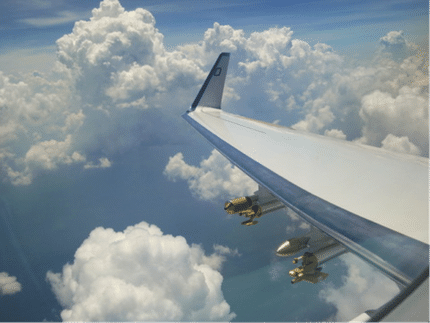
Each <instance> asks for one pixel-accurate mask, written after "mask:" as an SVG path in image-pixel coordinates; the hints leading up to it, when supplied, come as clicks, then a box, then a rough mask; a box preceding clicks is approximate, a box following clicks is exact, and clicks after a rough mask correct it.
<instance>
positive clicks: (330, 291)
mask: <svg viewBox="0 0 430 323" xmlns="http://www.w3.org/2000/svg"><path fill="white" fill-rule="evenodd" d="M340 259H341V260H342V261H343V262H344V263H345V264H346V265H347V267H348V275H347V276H345V277H343V285H342V286H341V287H339V288H334V287H333V286H331V285H327V288H325V289H323V290H322V291H320V293H319V297H320V298H321V299H323V300H324V301H326V302H327V303H330V304H333V305H334V306H336V308H337V313H336V317H335V318H333V320H334V321H343V322H345V321H348V320H350V319H352V318H354V317H356V316H358V315H359V314H361V313H364V312H365V311H367V310H373V309H377V308H379V307H380V306H382V305H383V304H385V303H386V302H388V301H389V300H390V299H391V298H393V297H394V296H395V295H396V294H397V293H398V292H399V291H400V290H399V288H398V286H397V285H396V284H395V283H394V282H393V281H391V280H390V279H389V278H387V277H386V276H384V275H383V274H381V273H380V272H379V271H377V270H376V269H373V268H372V267H370V266H369V265H368V264H366V263H365V262H364V261H363V260H361V259H360V258H358V257H356V256H354V255H351V254H345V255H343V256H341V257H340Z"/></svg>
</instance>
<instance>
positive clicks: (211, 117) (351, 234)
mask: <svg viewBox="0 0 430 323" xmlns="http://www.w3.org/2000/svg"><path fill="white" fill-rule="evenodd" d="M226 57H227V58H228V56H227V54H226V53H223V54H221V55H220V57H219V58H218V60H217V63H216V64H215V66H214V68H213V69H212V71H211V72H210V74H209V76H208V79H207V80H206V82H205V84H206V87H205V85H204V89H203V88H202V90H201V91H200V93H199V95H198V97H200V98H204V97H205V91H209V93H214V91H212V89H211V85H210V84H211V82H212V80H213V78H214V77H217V75H216V74H217V73H220V71H219V70H217V68H218V67H217V66H218V65H219V64H220V62H224V63H225V62H227V63H228V59H227V61H226V60H223V58H226ZM224 63H223V64H224ZM224 67H225V69H226V66H225V65H223V70H224ZM215 71H218V72H215ZM218 75H220V74H218ZM224 78H225V75H224ZM218 80H220V79H218ZM221 81H222V86H223V85H224V79H222V80H221ZM214 83H217V82H214ZM217 86H219V83H217ZM215 90H216V91H215V92H216V93H217V94H216V95H215V97H213V95H211V100H210V101H211V102H219V104H212V105H213V106H212V107H207V105H208V104H203V105H201V104H200V103H201V102H202V100H200V103H199V100H197V98H196V100H195V101H194V103H193V106H192V109H191V110H190V111H188V112H187V113H185V114H184V115H183V117H184V119H185V120H186V121H188V122H189V123H190V124H191V125H192V126H193V127H194V128H195V129H196V130H197V131H199V132H200V133H201V134H202V135H203V136H204V137H205V138H206V139H207V140H208V141H209V142H210V143H211V144H213V145H214V146H215V148H216V149H217V150H218V151H220V152H221V153H222V154H223V155H224V156H225V157H226V158H228V159H229V160H230V161H231V162H232V163H233V164H235V165H236V166H237V167H239V168H240V169H241V170H242V171H244V172H245V173H246V174H247V175H249V176H250V177H251V178H253V179H254V180H255V181H256V182H257V183H258V184H259V185H261V186H263V187H265V188H266V189H268V190H269V191H270V192H271V193H272V194H273V195H274V196H275V197H276V198H278V199H279V200H280V201H282V203H284V204H285V205H286V206H288V207H290V208H291V209H293V210H294V211H295V212H297V213H298V214H299V215H300V216H301V217H302V218H303V219H305V220H306V221H308V222H309V223H311V224H312V225H314V226H315V227H317V228H318V229H319V230H321V231H323V232H324V233H326V234H328V235H329V236H330V237H332V238H333V239H335V240H336V241H338V242H340V243H341V244H343V245H344V246H346V247H347V248H348V249H349V250H350V251H351V252H353V253H355V254H356V255H358V256H359V257H361V258H362V259H364V260H366V261H367V262H369V263H370V264H372V265H373V266H375V267H376V268H378V269H379V270H381V271H382V272H383V273H385V274H386V275H387V276H389V277H390V278H391V279H393V280H394V281H396V282H397V283H398V284H400V285H402V286H407V285H409V284H410V283H411V282H412V281H413V280H414V279H416V278H417V277H418V276H419V275H420V274H421V273H422V272H423V270H425V269H426V268H428V265H429V256H428V252H429V246H428V227H429V223H428V159H425V158H421V157H415V156H409V155H404V154H396V153H392V152H389V151H385V150H382V149H378V148H374V147H369V146H363V145H358V144H355V143H351V142H346V141H343V140H337V139H334V138H329V137H324V136H318V135H315V134H311V133H306V132H300V131H296V130H293V129H290V128H285V127H280V126H277V125H274V124H268V123H265V122H261V121H257V120H251V119H248V118H244V117H241V116H237V115H233V114H230V113H227V112H224V111H222V110H221V109H220V105H221V104H220V103H221V96H222V90H221V91H219V87H218V88H215ZM202 91H203V92H202ZM204 102H205V101H203V103H204ZM205 105H206V106H205Z"/></svg>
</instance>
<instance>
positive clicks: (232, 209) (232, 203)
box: [224, 195, 258, 214]
mask: <svg viewBox="0 0 430 323" xmlns="http://www.w3.org/2000/svg"><path fill="white" fill-rule="evenodd" d="M257 200H258V196H256V195H252V196H243V197H239V198H236V199H233V200H229V201H227V202H225V204H224V210H225V211H226V212H227V213H228V214H235V213H239V212H242V211H245V210H247V209H249V208H251V206H252V205H253V204H254V202H256V201H257Z"/></svg>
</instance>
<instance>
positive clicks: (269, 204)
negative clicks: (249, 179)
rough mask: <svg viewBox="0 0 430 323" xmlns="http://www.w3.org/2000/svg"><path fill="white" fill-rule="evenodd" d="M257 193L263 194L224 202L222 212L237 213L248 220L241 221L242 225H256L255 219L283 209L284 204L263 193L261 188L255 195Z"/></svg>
mask: <svg viewBox="0 0 430 323" xmlns="http://www.w3.org/2000/svg"><path fill="white" fill-rule="evenodd" d="M259 192H263V194H261V195H260V194H255V195H252V196H244V197H239V198H235V199H232V200H229V201H227V202H225V204H224V210H225V211H226V212H227V213H228V214H236V213H237V214H239V215H240V216H245V217H247V218H250V219H249V220H246V221H243V222H242V224H243V225H254V224H257V223H258V221H254V219H255V218H259V217H261V216H262V215H263V214H267V213H270V212H273V211H276V210H279V209H282V208H283V207H284V204H282V203H281V202H279V201H278V200H277V199H276V198H275V197H274V196H273V195H271V194H267V193H265V192H264V191H262V189H261V188H260V189H259V190H258V191H257V192H255V193H259Z"/></svg>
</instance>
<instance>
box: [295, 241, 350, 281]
mask: <svg viewBox="0 0 430 323" xmlns="http://www.w3.org/2000/svg"><path fill="white" fill-rule="evenodd" d="M346 251H347V249H346V248H345V247H343V246H342V245H340V244H339V243H333V244H331V245H329V246H326V247H324V248H321V249H319V250H318V251H316V252H315V253H312V252H305V253H304V254H303V255H302V256H300V257H298V258H294V260H293V264H297V263H298V262H299V260H301V261H302V265H301V266H299V267H297V268H295V269H293V270H290V271H289V272H288V274H289V275H290V276H291V277H293V280H292V281H291V284H295V283H298V282H301V281H303V280H304V281H307V282H309V283H312V284H316V283H319V282H320V281H323V280H324V279H326V278H327V276H328V274H327V273H323V272H321V269H322V268H321V267H319V266H321V265H322V264H323V263H325V262H327V261H329V260H331V259H333V258H335V257H337V256H340V255H341V254H343V253H345V252H346Z"/></svg>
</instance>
